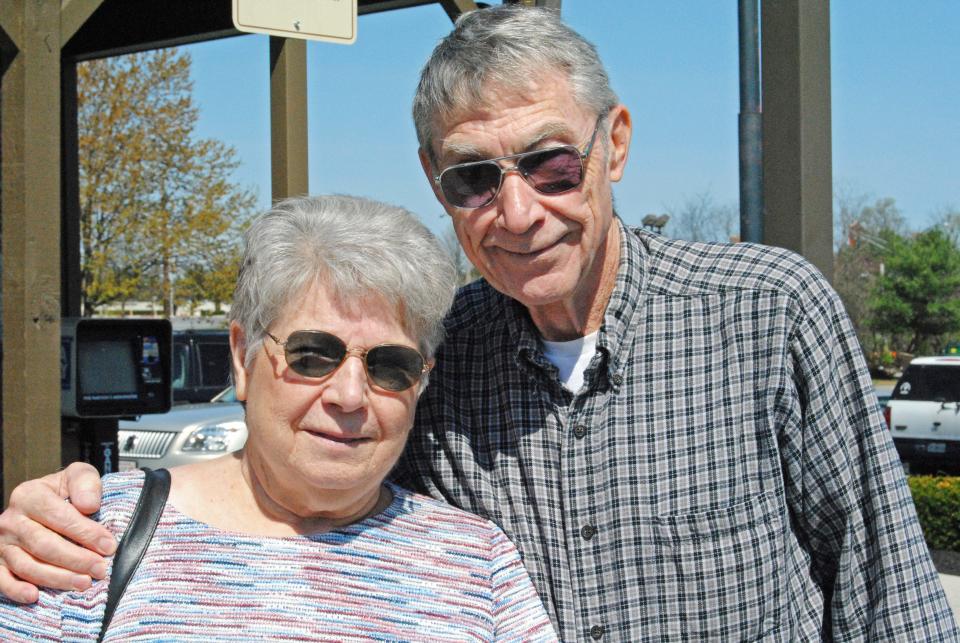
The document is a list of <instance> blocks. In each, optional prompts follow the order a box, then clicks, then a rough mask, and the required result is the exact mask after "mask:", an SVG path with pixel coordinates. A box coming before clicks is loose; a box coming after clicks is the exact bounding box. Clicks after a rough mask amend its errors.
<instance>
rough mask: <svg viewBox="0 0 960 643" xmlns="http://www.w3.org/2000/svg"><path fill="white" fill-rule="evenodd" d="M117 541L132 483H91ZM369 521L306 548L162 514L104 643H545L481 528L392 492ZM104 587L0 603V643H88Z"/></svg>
mask: <svg viewBox="0 0 960 643" xmlns="http://www.w3.org/2000/svg"><path fill="white" fill-rule="evenodd" d="M103 483H104V497H103V505H102V508H101V511H100V513H99V514H98V518H99V520H100V522H101V523H103V524H105V525H107V526H108V527H109V528H110V529H111V530H112V531H113V532H114V533H115V534H117V535H118V537H122V533H123V531H124V529H125V528H126V526H127V521H128V518H129V515H130V513H131V512H132V511H133V508H134V505H135V504H136V501H137V498H138V496H139V493H140V487H141V486H142V484H143V472H141V471H130V472H125V473H119V474H112V475H108V476H106V477H105V478H104V480H103ZM390 488H391V491H392V492H393V494H394V499H393V502H392V503H391V504H390V506H389V507H388V508H387V509H386V510H384V511H383V512H381V513H380V514H377V515H375V516H373V517H370V518H368V519H366V520H364V521H362V522H359V523H355V524H353V525H350V526H348V527H343V528H340V529H337V530H334V531H331V532H327V533H322V534H316V535H311V536H293V537H285V538H268V537H261V536H249V535H245V534H239V533H232V532H226V531H223V530H220V529H216V528H214V527H211V526H209V525H206V524H204V523H200V522H198V521H196V520H193V519H192V518H189V517H187V516H185V515H184V514H182V513H180V512H179V511H177V509H176V507H174V506H173V505H171V504H169V503H168V504H167V506H166V507H165V508H164V511H163V514H162V516H161V518H160V524H159V525H158V527H157V531H156V533H155V534H154V538H153V541H152V542H151V544H150V548H149V550H148V551H147V553H146V555H145V556H144V559H143V561H142V562H141V564H140V567H139V569H138V570H137V573H136V575H135V576H134V578H133V579H132V581H131V582H130V584H129V585H128V586H127V589H126V591H125V592H124V595H123V598H122V599H121V601H120V603H119V605H118V607H117V611H116V612H115V614H114V616H113V621H112V622H111V624H110V628H109V630H108V631H107V635H106V637H105V640H106V641H120V640H124V641H132V640H150V641H160V640H168V641H267V640H283V641H357V640H376V641H555V640H557V639H556V635H555V634H554V630H553V628H552V626H551V624H550V621H549V618H548V617H547V614H546V612H545V610H544V608H543V605H542V603H541V602H540V599H539V597H538V596H537V593H536V590H534V587H533V584H532V583H531V582H530V579H529V577H528V576H527V573H526V571H525V570H524V567H523V564H522V563H521V561H520V557H519V554H518V553H517V550H516V549H515V548H514V546H513V544H512V543H511V542H510V541H509V540H508V539H507V537H506V536H505V535H504V533H503V532H502V531H501V530H500V529H499V528H498V527H497V526H496V525H494V524H493V523H491V522H490V521H488V520H485V519H483V518H479V517H477V516H474V515H472V514H468V513H465V512H463V511H461V510H459V509H455V508H454V507H451V506H450V505H447V504H444V503H442V502H439V501H436V500H432V499H430V498H427V497H425V496H420V495H417V494H414V493H411V492H409V491H406V490H404V489H402V488H400V487H397V486H395V485H391V487H390ZM108 582H109V576H108V578H107V579H105V580H103V581H99V582H96V583H94V584H93V586H92V587H91V588H90V589H88V590H86V591H83V592H60V591H53V590H42V591H41V593H40V600H39V601H38V602H37V603H36V604H34V605H30V606H23V605H16V604H13V603H10V602H8V601H6V600H5V599H0V640H3V641H21V640H30V641H91V640H95V639H96V637H97V634H98V632H99V630H100V623H101V620H102V618H103V612H104V605H105V603H106V598H107V584H108Z"/></svg>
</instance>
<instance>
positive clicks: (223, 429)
mask: <svg viewBox="0 0 960 643" xmlns="http://www.w3.org/2000/svg"><path fill="white" fill-rule="evenodd" d="M246 435H247V432H246V425H244V423H243V422H241V421H233V422H220V423H219V424H207V425H204V426H201V427H198V428H196V429H194V430H193V431H191V432H190V435H188V436H187V439H186V440H185V441H184V443H183V446H182V447H180V450H181V451H190V452H194V453H197V452H200V453H217V452H221V453H224V452H227V451H236V450H237V449H239V448H240V447H242V446H243V443H244V442H245V441H246V440H245V439H244V438H246Z"/></svg>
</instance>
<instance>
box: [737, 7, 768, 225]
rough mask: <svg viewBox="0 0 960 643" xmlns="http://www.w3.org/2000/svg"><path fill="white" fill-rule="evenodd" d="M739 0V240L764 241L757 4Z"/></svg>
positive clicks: (761, 121)
mask: <svg viewBox="0 0 960 643" xmlns="http://www.w3.org/2000/svg"><path fill="white" fill-rule="evenodd" d="M760 1H761V0H739V22H740V29H739V31H740V123H739V125H740V127H739V133H740V240H741V241H750V242H753V243H761V242H762V241H763V114H762V111H761V102H760V28H759V11H758V3H759V2H760Z"/></svg>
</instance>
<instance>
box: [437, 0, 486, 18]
mask: <svg viewBox="0 0 960 643" xmlns="http://www.w3.org/2000/svg"><path fill="white" fill-rule="evenodd" d="M440 6H441V7H443V10H444V11H446V12H447V16H448V17H449V18H450V20H451V21H452V22H456V20H457V18H459V17H460V15H461V14H464V13H467V12H468V11H476V9H477V3H476V2H474V1H473V0H440Z"/></svg>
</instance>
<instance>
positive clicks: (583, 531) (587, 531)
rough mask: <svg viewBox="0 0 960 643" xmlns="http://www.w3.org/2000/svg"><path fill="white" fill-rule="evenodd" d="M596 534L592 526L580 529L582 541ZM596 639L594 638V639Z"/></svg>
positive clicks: (595, 529)
mask: <svg viewBox="0 0 960 643" xmlns="http://www.w3.org/2000/svg"><path fill="white" fill-rule="evenodd" d="M596 534H597V528H596V527H594V526H593V525H584V526H583V527H582V528H581V529H580V535H581V536H583V539H584V540H590V539H591V538H593V537H594V536H595V535H596ZM594 638H596V637H594Z"/></svg>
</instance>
